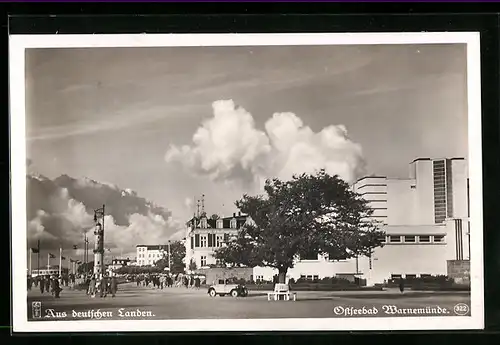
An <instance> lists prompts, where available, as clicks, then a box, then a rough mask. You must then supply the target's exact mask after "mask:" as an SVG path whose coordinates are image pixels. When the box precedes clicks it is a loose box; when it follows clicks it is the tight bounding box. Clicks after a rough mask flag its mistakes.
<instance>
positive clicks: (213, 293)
mask: <svg viewBox="0 0 500 345" xmlns="http://www.w3.org/2000/svg"><path fill="white" fill-rule="evenodd" d="M208 294H209V295H210V297H215V296H217V293H216V292H215V290H214V289H212V290H210V292H209V293H208Z"/></svg>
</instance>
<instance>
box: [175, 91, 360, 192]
mask: <svg viewBox="0 0 500 345" xmlns="http://www.w3.org/2000/svg"><path fill="white" fill-rule="evenodd" d="M212 106H213V116H212V117H211V118H209V119H207V120H205V121H204V122H203V123H202V124H201V126H200V127H199V128H198V130H197V131H196V132H195V133H194V135H193V137H192V143H191V145H184V146H182V147H179V146H175V145H172V146H171V147H170V148H169V149H168V151H167V153H166V155H165V159H166V161H167V162H179V163H180V164H182V165H183V167H184V168H185V169H186V170H187V171H189V172H190V173H192V174H194V175H198V176H200V175H201V176H208V177H209V178H210V179H212V180H214V181H224V182H235V181H239V182H244V183H249V182H250V183H252V184H254V186H255V185H260V184H261V183H262V182H263V181H264V180H265V179H267V178H273V177H278V178H280V179H284V180H288V179H290V178H291V177H292V176H293V175H294V174H301V173H314V172H315V171H317V170H319V169H325V170H326V171H327V172H328V173H329V174H332V175H339V176H340V177H341V178H342V179H344V180H345V181H347V182H353V181H354V180H355V179H356V178H357V177H359V175H360V174H362V173H363V169H364V159H363V154H362V148H361V146H360V145H359V144H357V143H355V142H353V141H352V140H351V139H350V138H349V137H348V134H347V129H346V128H345V126H343V125H331V126H328V127H325V128H323V129H322V130H321V131H319V132H314V131H313V130H312V129H311V128H310V127H308V126H306V125H305V124H304V123H303V121H302V120H301V119H300V118H299V117H298V116H297V115H296V114H294V113H289V112H288V113H275V114H273V115H272V117H271V118H270V119H268V120H267V122H266V123H265V126H264V128H265V129H264V130H260V129H258V128H257V127H256V125H255V121H254V119H253V116H252V115H251V114H250V113H249V112H248V111H246V110H245V109H243V108H241V107H238V106H237V105H236V104H235V103H234V102H233V101H232V100H219V101H216V102H214V103H213V105H212Z"/></svg>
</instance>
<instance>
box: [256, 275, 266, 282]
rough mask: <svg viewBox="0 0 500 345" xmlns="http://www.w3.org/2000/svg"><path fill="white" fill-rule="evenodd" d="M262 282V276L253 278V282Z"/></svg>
mask: <svg viewBox="0 0 500 345" xmlns="http://www.w3.org/2000/svg"><path fill="white" fill-rule="evenodd" d="M263 280H264V276H255V281H257V282H261V281H263Z"/></svg>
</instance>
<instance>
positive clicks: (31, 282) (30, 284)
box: [27, 276, 33, 291]
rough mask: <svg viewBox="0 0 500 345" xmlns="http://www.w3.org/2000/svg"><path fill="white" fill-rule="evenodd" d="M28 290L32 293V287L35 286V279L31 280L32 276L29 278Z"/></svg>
mask: <svg viewBox="0 0 500 345" xmlns="http://www.w3.org/2000/svg"><path fill="white" fill-rule="evenodd" d="M27 283H28V290H30V291H31V287H32V286H33V279H31V276H28V281H27Z"/></svg>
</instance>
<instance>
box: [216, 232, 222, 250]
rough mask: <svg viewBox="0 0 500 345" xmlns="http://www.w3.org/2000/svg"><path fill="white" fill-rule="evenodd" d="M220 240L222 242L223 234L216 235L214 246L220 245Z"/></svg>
mask: <svg viewBox="0 0 500 345" xmlns="http://www.w3.org/2000/svg"><path fill="white" fill-rule="evenodd" d="M222 242H224V236H223V235H217V237H216V240H215V246H216V247H221V246H222Z"/></svg>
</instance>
